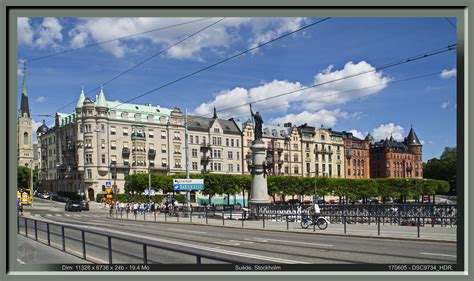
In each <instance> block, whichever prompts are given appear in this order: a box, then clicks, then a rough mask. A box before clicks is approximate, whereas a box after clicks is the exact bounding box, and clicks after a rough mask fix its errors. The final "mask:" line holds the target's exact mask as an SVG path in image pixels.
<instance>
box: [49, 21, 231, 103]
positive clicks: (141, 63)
mask: <svg viewBox="0 0 474 281" xmlns="http://www.w3.org/2000/svg"><path fill="white" fill-rule="evenodd" d="M224 19H225V17H224V18H221V19H219V20H217V21H215V22H213V23H211V24H209V25H207V26H205V27H203V28H201V29H199V30H197V31H195V32H193V33H191V34H189V35H187V36H185V37H184V38H182V39H181V40H179V41H177V42H175V43H173V44H172V45H170V46H168V47H166V48H164V49H161V50H160V51H158V52H157V53H154V54H153V55H151V56H149V57H147V58H145V59H144V60H142V61H140V62H139V63H137V64H135V65H133V66H132V67H130V68H128V69H126V70H124V71H122V72H121V73H119V74H117V75H115V76H114V77H112V78H111V79H109V80H107V81H105V82H104V83H102V85H106V84H108V83H110V82H112V81H114V80H115V79H117V78H119V77H120V76H123V75H125V74H127V73H128V72H130V71H132V70H134V69H135V68H137V67H139V66H141V65H143V64H145V63H146V62H148V61H150V60H151V59H153V58H155V57H157V56H159V55H161V54H162V53H164V52H166V51H168V50H169V49H171V48H173V47H175V46H177V45H179V44H181V43H183V42H184V41H186V40H188V39H189V38H191V37H194V36H196V35H198V34H199V33H201V32H203V31H205V30H207V29H209V28H211V27H212V26H214V25H216V24H218V23H219V22H221V21H223V20H224ZM99 88H100V86H97V87H95V88H94V89H91V90H88V91H86V92H85V93H86V94H89V93H91V92H93V91H95V90H97V89H99ZM76 102H77V101H76V100H74V101H72V102H70V103H68V104H66V105H64V106H62V107H61V108H59V109H58V110H57V111H61V110H62V109H64V108H67V107H69V106H70V105H72V104H74V103H76Z"/></svg>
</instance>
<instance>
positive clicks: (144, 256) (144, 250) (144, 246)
mask: <svg viewBox="0 0 474 281" xmlns="http://www.w3.org/2000/svg"><path fill="white" fill-rule="evenodd" d="M143 264H148V255H147V251H146V244H143Z"/></svg>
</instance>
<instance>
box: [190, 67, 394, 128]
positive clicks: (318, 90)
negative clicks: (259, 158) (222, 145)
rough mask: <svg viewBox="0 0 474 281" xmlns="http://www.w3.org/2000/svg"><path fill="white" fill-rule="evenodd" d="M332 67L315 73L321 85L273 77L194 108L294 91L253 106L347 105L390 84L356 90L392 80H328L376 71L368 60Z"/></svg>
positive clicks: (201, 110) (377, 75)
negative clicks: (312, 86)
mask: <svg viewBox="0 0 474 281" xmlns="http://www.w3.org/2000/svg"><path fill="white" fill-rule="evenodd" d="M332 69H333V66H329V67H328V68H326V69H325V70H324V71H323V72H321V73H318V74H316V75H315V84H321V83H327V84H325V85H323V86H321V87H314V88H310V89H305V90H302V89H303V88H307V87H308V86H310V85H303V84H302V83H300V82H290V81H287V80H283V81H282V80H273V81H271V82H267V83H265V84H263V85H260V86H258V87H254V88H250V89H245V88H242V87H236V88H234V89H227V90H223V91H221V92H218V93H217V94H215V97H214V99H212V100H210V101H208V102H205V103H202V104H201V105H199V106H198V107H197V108H196V109H195V110H194V114H198V115H205V114H210V113H211V112H212V108H213V107H214V106H215V107H216V108H217V110H218V111H219V110H223V109H227V108H231V107H234V106H236V105H240V104H245V103H249V102H252V101H256V100H262V99H265V98H269V97H273V96H276V95H279V94H284V93H289V92H292V93H289V94H287V95H282V96H280V97H278V98H272V99H268V100H265V101H262V102H257V103H254V104H253V106H254V107H255V109H256V110H260V111H262V112H265V111H267V112H268V111H274V110H275V108H278V111H280V112H287V111H288V110H289V109H290V108H291V107H292V103H293V106H295V107H297V108H298V109H302V110H306V111H308V112H314V111H315V110H318V109H322V108H325V107H327V106H331V105H336V104H343V103H346V102H348V101H351V100H354V99H358V98H361V97H366V96H368V95H374V94H376V93H378V92H379V91H381V90H382V89H384V88H385V87H386V85H382V86H377V87H372V88H370V89H366V90H361V91H352V90H354V89H359V88H364V87H370V86H374V85H380V84H384V83H388V82H389V81H390V78H388V77H386V76H385V77H384V76H383V74H382V73H381V72H373V73H368V74H364V75H360V76H358V77H352V78H348V79H343V80H341V81H338V82H334V83H328V82H329V81H331V80H336V79H340V78H343V77H346V76H350V75H354V74H357V73H363V72H366V71H371V70H374V68H373V67H372V66H371V65H370V64H368V63H367V62H365V61H362V62H359V63H357V64H354V63H352V62H348V63H346V65H345V66H344V68H343V69H342V70H334V71H332ZM348 91H350V92H348ZM341 92H342V93H341ZM248 112H249V109H248V107H246V106H245V107H244V106H243V107H239V108H236V109H234V110H231V111H226V112H223V116H224V117H225V116H236V115H242V114H247V115H248ZM366 116H367V115H366V114H364V113H363V112H356V113H354V114H353V116H352V117H353V118H354V119H356V120H360V119H361V118H364V117H366Z"/></svg>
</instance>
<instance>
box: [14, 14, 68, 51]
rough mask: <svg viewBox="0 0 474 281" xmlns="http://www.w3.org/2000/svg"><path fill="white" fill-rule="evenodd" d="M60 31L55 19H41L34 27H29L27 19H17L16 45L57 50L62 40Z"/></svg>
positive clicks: (61, 27) (59, 25) (60, 27)
mask: <svg viewBox="0 0 474 281" xmlns="http://www.w3.org/2000/svg"><path fill="white" fill-rule="evenodd" d="M62 29H63V26H62V25H61V23H60V22H59V19H57V18H50V17H48V18H43V20H42V22H41V24H40V25H38V26H36V27H35V26H32V25H31V22H30V20H29V18H18V27H17V34H18V43H19V44H24V45H27V46H30V47H37V48H40V49H45V48H47V47H51V48H53V49H59V48H61V43H62V40H63V35H62V33H61V31H62Z"/></svg>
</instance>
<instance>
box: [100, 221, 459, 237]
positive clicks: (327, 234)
mask: <svg viewBox="0 0 474 281" xmlns="http://www.w3.org/2000/svg"><path fill="white" fill-rule="evenodd" d="M107 219H109V220H117V221H132V222H134V221H136V222H145V223H160V224H184V225H196V226H206V227H217V228H223V227H224V228H238V229H247V230H258V231H272V232H279V233H296V234H304V235H323V236H337V237H354V238H375V239H380V240H401V241H416V242H434V243H446V244H456V243H457V241H450V240H438V239H431V238H427V239H425V238H409V237H386V236H385V237H384V236H371V235H357V234H337V233H321V232H298V231H292V230H278V229H262V228H251V227H249V228H242V227H235V226H227V225H210V224H200V223H189V222H162V221H157V222H155V221H147V220H142V221H141V220H127V219H119V218H112V217H109V216H107Z"/></svg>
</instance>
